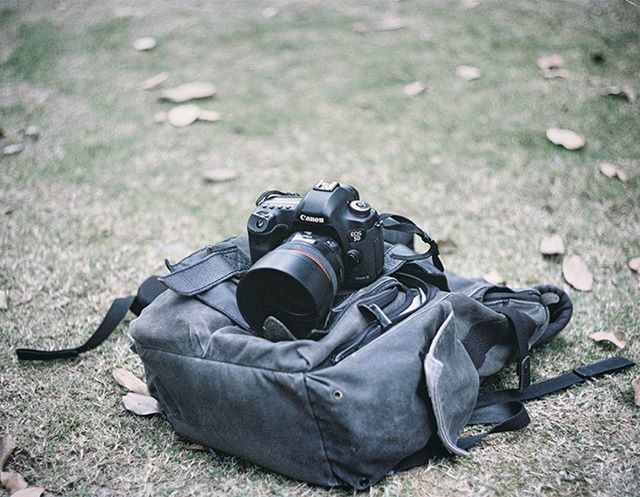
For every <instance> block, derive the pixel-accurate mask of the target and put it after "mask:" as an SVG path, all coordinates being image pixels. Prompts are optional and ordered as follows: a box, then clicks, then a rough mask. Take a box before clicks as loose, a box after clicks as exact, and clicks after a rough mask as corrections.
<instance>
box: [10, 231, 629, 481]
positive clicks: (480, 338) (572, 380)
mask: <svg viewBox="0 0 640 497" xmlns="http://www.w3.org/2000/svg"><path fill="white" fill-rule="evenodd" d="M394 237H395V241H403V240H402V237H403V235H402V234H398V233H389V234H385V239H387V240H394ZM409 238H411V234H409ZM404 242H405V244H402V243H396V244H392V243H386V244H385V256H384V271H383V274H382V276H381V277H380V278H378V279H377V280H376V281H375V282H373V283H371V284H370V285H368V286H366V287H364V288H361V289H359V290H358V291H356V292H351V293H348V292H343V293H339V294H338V296H337V297H336V299H335V301H334V303H333V308H332V309H331V312H330V314H329V316H328V317H327V320H326V322H325V325H324V326H323V327H322V329H316V330H313V331H312V332H311V334H310V335H309V336H308V337H307V338H305V339H302V340H291V338H293V337H292V335H291V333H289V332H288V330H287V329H286V328H285V327H284V325H283V324H282V323H280V322H279V321H277V320H275V319H273V318H267V319H266V321H265V322H264V326H263V329H262V330H258V331H255V330H251V329H250V328H249V326H248V325H247V324H246V322H245V321H244V319H243V318H242V316H241V315H240V312H239V310H238V306H237V303H236V288H237V283H238V280H239V277H240V276H241V275H242V274H244V272H245V271H246V270H247V269H248V268H249V266H250V258H249V250H248V245H247V240H246V238H244V237H241V238H232V239H229V240H226V241H224V242H221V243H218V244H215V245H211V246H207V247H205V248H203V249H202V250H199V251H197V252H195V253H194V254H191V255H190V256H188V257H186V258H185V259H183V260H182V261H180V262H178V263H177V264H175V265H172V264H170V263H167V265H168V268H169V270H170V274H169V275H168V276H165V277H162V278H159V277H150V278H148V279H147V280H146V281H145V282H144V283H143V284H142V285H141V286H140V288H139V289H138V293H137V295H136V296H130V297H123V298H117V299H115V300H114V301H113V303H112V305H111V307H110V308H109V310H108V312H107V313H106V315H105V317H104V319H103V321H102V322H101V323H100V325H99V326H98V328H97V329H96V331H95V332H94V333H93V335H92V336H91V337H90V338H89V339H88V340H87V341H86V342H85V343H84V344H82V345H81V346H79V347H74V348H69V349H62V350H54V351H48V350H35V349H17V350H16V353H17V355H18V358H19V359H21V360H49V359H62V358H74V357H77V356H78V355H79V354H81V353H83V352H86V351H88V350H91V349H93V348H95V347H97V346H98V345H100V344H101V343H102V342H103V341H104V340H105V339H106V338H107V337H108V336H109V335H110V333H111V332H112V331H113V330H114V329H115V328H116V327H117V325H118V324H119V323H120V322H121V320H122V319H123V318H124V316H125V315H126V314H127V312H129V311H132V312H133V313H135V314H136V315H138V314H139V317H138V318H137V319H135V320H134V321H133V322H132V323H131V325H130V334H131V337H132V339H133V343H132V349H133V350H134V351H135V352H136V353H137V354H138V355H139V356H140V358H141V359H142V362H143V363H144V367H145V372H146V380H147V384H148V387H149V391H150V392H151V394H152V395H153V396H154V397H155V398H156V399H157V400H158V401H159V402H160V404H161V406H162V408H163V412H164V414H165V415H166V417H167V419H168V420H169V422H170V423H171V425H172V426H173V427H174V428H175V430H176V431H177V432H178V433H179V434H180V435H182V436H183V437H184V438H186V439H188V440H191V441H193V442H198V443H200V444H202V445H204V446H207V447H209V448H211V449H212V450H213V451H215V453H216V454H219V455H221V456H224V455H233V456H239V457H241V458H244V459H246V460H248V461H251V462H253V463H256V464H259V465H261V466H264V467H266V468H269V469H271V470H273V471H277V472H279V473H282V474H285V475H288V476H290V477H292V478H296V479H299V480H303V481H307V482H310V483H314V484H319V485H325V486H350V487H353V488H355V489H365V488H367V487H369V486H370V485H372V484H374V483H375V482H377V481H379V480H380V479H382V478H384V477H385V476H387V475H389V474H391V473H393V472H395V471H401V470H404V469H408V468H411V467H414V466H417V465H420V464H425V463H426V462H427V461H428V460H429V459H431V458H434V457H440V456H446V455H466V454H467V450H468V449H469V448H470V447H471V446H472V445H474V444H476V443H477V442H479V441H480V440H481V439H482V438H484V437H485V436H486V435H488V434H491V433H497V432H502V431H513V430H518V429H521V428H523V427H524V426H526V425H527V424H528V423H529V417H528V415H527V412H526V410H525V408H524V405H523V404H522V402H523V401H526V400H530V399H534V398H537V397H541V396H543V395H546V394H549V393H552V392H555V391H558V390H562V389H565V388H568V387H570V386H572V385H575V384H577V383H582V382H584V381H585V380H586V379H589V378H594V377H596V376H600V375H603V374H606V373H612V372H615V371H618V370H621V369H624V368H627V367H629V366H633V363H632V362H631V361H629V360H627V359H625V358H623V357H612V358H610V359H606V360H603V361H600V362H597V363H595V364H591V365H588V366H581V367H578V368H576V369H574V370H573V371H570V372H567V373H565V374H562V375H560V376H558V377H555V378H551V379H548V380H545V381H541V382H538V383H531V382H530V371H529V354H530V351H531V350H532V349H533V348H534V347H536V346H537V345H540V344H542V343H544V342H546V341H548V340H550V339H551V338H552V337H554V336H555V335H556V334H557V333H559V332H560V331H561V330H562V329H563V328H564V327H565V326H566V325H567V323H568V322H569V320H570V318H571V313H572V304H571V301H570V299H569V297H568V296H567V294H566V293H565V292H564V291H562V290H561V289H559V288H557V287H554V286H550V285H540V286H535V287H532V288H525V289H520V290H517V291H516V290H512V289H510V288H507V287H504V286H496V285H492V284H490V283H489V282H487V281H485V280H482V279H469V278H462V277H459V276H457V275H455V274H452V273H450V272H443V271H440V270H439V269H437V267H435V266H434V265H433V264H432V261H431V260H430V259H425V258H424V257H421V256H419V255H417V254H416V253H415V252H414V251H413V250H411V249H410V248H408V246H407V245H406V240H404ZM438 265H440V264H438ZM512 357H515V362H516V371H517V376H518V386H517V388H512V389H507V390H500V391H490V390H488V389H487V388H484V387H483V386H482V385H483V383H484V380H486V379H487V378H489V377H490V376H492V375H494V374H496V373H497V372H498V371H500V370H501V369H502V368H503V367H504V366H505V364H507V362H508V361H509V360H510V359H511V358H512ZM470 425H492V427H491V428H490V429H488V431H485V432H483V433H477V432H474V433H475V434H474V435H467V436H464V435H463V434H462V432H463V430H464V429H465V427H467V426H470Z"/></svg>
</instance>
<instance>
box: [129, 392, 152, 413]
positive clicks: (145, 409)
mask: <svg viewBox="0 0 640 497" xmlns="http://www.w3.org/2000/svg"><path fill="white" fill-rule="evenodd" d="M122 403H123V404H124V407H125V409H126V410H127V411H130V412H132V413H134V414H137V415H138V416H150V415H151V414H160V413H161V412H162V409H161V407H160V404H159V403H158V401H157V400H156V399H154V398H153V397H149V396H148V395H140V394H139V393H133V392H129V393H128V394H127V395H125V396H124V397H122Z"/></svg>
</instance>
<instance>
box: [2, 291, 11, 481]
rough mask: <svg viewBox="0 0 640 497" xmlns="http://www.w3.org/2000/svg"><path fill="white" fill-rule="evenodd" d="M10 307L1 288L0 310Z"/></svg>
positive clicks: (5, 293)
mask: <svg viewBox="0 0 640 497" xmlns="http://www.w3.org/2000/svg"><path fill="white" fill-rule="evenodd" d="M8 307H9V302H8V299H7V292H5V291H4V290H0V311H4V310H5V309H7V308H8ZM0 469H1V468H0Z"/></svg>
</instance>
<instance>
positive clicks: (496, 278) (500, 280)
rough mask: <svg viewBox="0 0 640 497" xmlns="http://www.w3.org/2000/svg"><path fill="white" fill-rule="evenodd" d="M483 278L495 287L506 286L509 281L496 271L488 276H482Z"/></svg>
mask: <svg viewBox="0 0 640 497" xmlns="http://www.w3.org/2000/svg"><path fill="white" fill-rule="evenodd" d="M482 277H483V278H484V279H485V280H487V281H488V282H489V283H493V284H494V285H504V284H506V283H507V280H505V279H504V277H503V276H502V275H501V274H500V273H499V272H498V271H496V270H493V271H490V272H488V273H487V274H484V275H482Z"/></svg>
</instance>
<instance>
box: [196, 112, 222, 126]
mask: <svg viewBox="0 0 640 497" xmlns="http://www.w3.org/2000/svg"><path fill="white" fill-rule="evenodd" d="M220 119H221V118H220V113H219V112H216V111H215V110H207V109H200V114H198V121H207V122H209V123H215V122H217V121H219V120H220Z"/></svg>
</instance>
